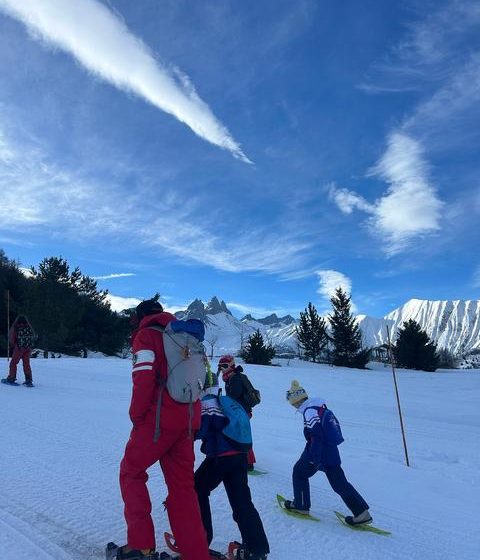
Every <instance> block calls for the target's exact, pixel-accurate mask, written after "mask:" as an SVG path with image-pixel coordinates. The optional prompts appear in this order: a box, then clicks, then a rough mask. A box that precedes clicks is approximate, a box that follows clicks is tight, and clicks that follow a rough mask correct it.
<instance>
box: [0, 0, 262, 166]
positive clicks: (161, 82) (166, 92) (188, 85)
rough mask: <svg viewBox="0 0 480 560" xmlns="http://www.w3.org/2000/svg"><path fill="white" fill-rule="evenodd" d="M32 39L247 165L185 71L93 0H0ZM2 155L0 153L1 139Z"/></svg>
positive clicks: (236, 145)
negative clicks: (68, 56) (167, 64)
mask: <svg viewBox="0 0 480 560" xmlns="http://www.w3.org/2000/svg"><path fill="white" fill-rule="evenodd" d="M0 9H1V10H3V11H4V12H5V13H7V14H9V15H10V16H12V17H14V18H16V19H18V20H20V21H21V22H23V23H24V24H25V25H26V27H27V28H28V30H29V31H30V33H31V34H32V36H33V37H34V38H35V39H38V40H42V41H44V42H45V43H47V44H49V45H53V46H55V47H58V48H60V49H62V50H64V51H66V52H68V53H69V54H71V55H72V56H73V57H74V58H75V59H76V60H77V61H78V62H80V64H82V65H83V66H84V67H85V68H86V69H88V70H89V71H90V72H92V73H93V74H95V75H96V76H98V77H100V78H102V79H103V80H105V81H107V82H109V83H111V84H113V85H114V86H115V87H117V88H119V89H121V90H124V91H127V92H132V93H134V94H136V95H138V96H139V97H142V98H143V99H145V100H146V101H148V102H149V103H151V104H152V105H154V106H155V107H157V108H158V109H161V110H162V111H165V112H166V113H169V114H171V115H173V116H174V117H175V118H177V119H178V120H179V121H180V122H182V123H184V124H186V125H187V126H188V127H190V128H191V129H192V130H193V131H194V132H195V134H197V135H198V136H200V137H201V138H203V139H204V140H206V141H207V142H210V143H212V144H214V145H216V146H219V147H221V148H223V149H225V150H229V151H230V152H231V153H232V154H233V155H234V156H235V157H236V158H238V159H240V160H242V161H244V162H247V163H251V162H250V160H249V159H248V158H247V157H246V155H245V154H244V153H243V151H242V149H241V147H240V145H239V144H238V143H237V142H236V141H235V140H234V139H233V137H232V136H231V134H230V133H229V131H228V130H227V128H226V127H225V126H224V125H223V124H222V123H221V122H220V121H219V120H218V119H217V118H216V117H215V116H214V114H213V113H212V111H211V110H210V108H209V106H208V105H207V104H206V103H205V102H204V101H203V100H202V99H201V98H200V96H199V95H198V94H197V92H196V90H195V87H194V85H193V84H192V82H191V81H190V79H189V78H188V76H187V75H185V74H184V73H183V72H181V71H180V70H178V69H173V70H170V69H169V68H167V67H165V66H164V65H162V64H161V63H160V62H159V61H158V60H157V59H156V58H155V56H154V54H153V53H152V52H151V50H150V49H149V47H148V46H147V45H145V43H143V42H142V40H141V39H139V38H138V37H136V36H135V35H133V34H132V33H131V32H130V31H129V30H128V28H127V26H126V24H125V23H124V22H123V21H122V20H121V19H120V18H119V17H118V16H117V15H116V14H114V13H113V12H112V11H110V10H109V9H108V8H107V7H106V6H105V5H104V4H102V3H101V2H98V1H97V0H82V1H81V2H68V1H65V0H22V1H21V2H18V1H17V0H0ZM0 157H4V156H2V148H1V138H0Z"/></svg>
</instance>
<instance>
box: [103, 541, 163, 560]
mask: <svg viewBox="0 0 480 560" xmlns="http://www.w3.org/2000/svg"><path fill="white" fill-rule="evenodd" d="M105 558H106V560H159V555H158V552H155V551H154V550H148V551H145V552H143V551H141V550H137V549H132V550H129V551H128V552H125V551H124V550H123V546H118V545H116V544H115V543H113V542H109V543H108V544H107V548H106V549H105Z"/></svg>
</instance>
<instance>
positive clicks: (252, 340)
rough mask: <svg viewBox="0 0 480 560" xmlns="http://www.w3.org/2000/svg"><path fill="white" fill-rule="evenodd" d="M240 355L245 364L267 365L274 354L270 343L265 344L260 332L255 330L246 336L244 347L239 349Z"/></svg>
mask: <svg viewBox="0 0 480 560" xmlns="http://www.w3.org/2000/svg"><path fill="white" fill-rule="evenodd" d="M240 355H241V357H242V358H243V359H244V360H245V363H247V364H261V365H266V366H268V365H270V363H271V361H272V358H273V357H274V356H275V349H274V348H273V346H272V345H271V344H265V341H264V340H263V336H262V333H261V332H260V331H259V330H256V331H255V332H254V333H253V334H251V335H250V336H249V337H248V339H247V343H246V344H245V348H244V349H243V350H242V351H241V354H240Z"/></svg>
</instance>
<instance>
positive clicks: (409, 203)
mask: <svg viewBox="0 0 480 560" xmlns="http://www.w3.org/2000/svg"><path fill="white" fill-rule="evenodd" d="M369 174H370V175H371V176H375V177H378V178H380V179H382V180H384V181H385V182H386V183H387V184H388V185H389V187H388V190H387V192H386V193H385V194H384V195H383V196H381V197H380V198H379V199H377V200H376V201H375V202H374V203H373V204H370V203H369V202H367V201H366V200H365V199H364V198H363V197H361V196H360V195H358V194H357V193H355V192H352V191H348V190H347V189H338V188H336V187H335V186H331V187H330V191H329V195H330V198H331V199H332V200H333V201H334V202H335V203H336V204H337V205H338V207H339V208H340V210H341V211H342V212H344V213H345V214H350V213H351V212H352V211H353V210H354V209H359V210H363V211H365V212H367V213H368V214H370V215H371V218H370V220H369V225H370V227H371V230H372V231H373V232H374V233H375V234H376V235H378V236H379V237H380V238H381V239H382V240H384V246H385V251H386V253H387V254H389V255H394V254H397V253H399V252H401V251H403V250H404V249H406V248H407V247H408V246H409V244H410V242H411V241H412V240H414V239H416V238H418V237H419V236H424V235H426V234H431V233H433V232H435V231H438V230H439V229H440V221H441V211H442V208H443V206H444V203H443V202H442V201H441V200H440V198H439V196H438V194H437V191H436V189H435V187H434V186H433V185H432V184H431V182H430V179H429V169H428V163H427V161H426V159H425V157H424V151H423V148H422V146H421V144H420V142H418V141H417V140H415V139H413V138H411V137H409V136H407V135H406V134H404V133H402V132H393V133H392V134H391V135H390V137H389V139H388V145H387V149H386V150H385V153H384V154H383V155H382V157H381V158H380V160H379V161H378V162H377V164H376V165H375V166H374V167H373V168H372V169H371V170H370V172H369Z"/></svg>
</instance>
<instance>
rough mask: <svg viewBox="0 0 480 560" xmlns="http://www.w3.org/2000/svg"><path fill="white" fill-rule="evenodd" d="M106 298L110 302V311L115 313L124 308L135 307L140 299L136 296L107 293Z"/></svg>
mask: <svg viewBox="0 0 480 560" xmlns="http://www.w3.org/2000/svg"><path fill="white" fill-rule="evenodd" d="M107 300H108V301H109V302H110V307H111V308H112V311H116V312H117V313H119V312H120V311H123V310H124V309H132V307H137V305H138V304H139V303H140V302H141V301H142V300H141V299H139V298H136V297H122V296H114V295H113V294H107Z"/></svg>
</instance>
